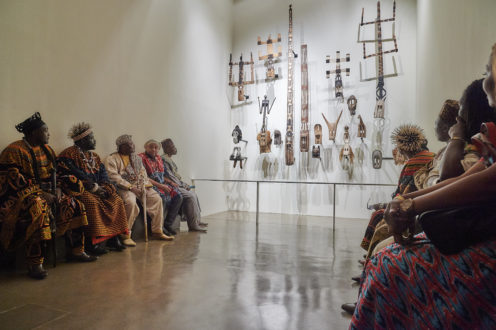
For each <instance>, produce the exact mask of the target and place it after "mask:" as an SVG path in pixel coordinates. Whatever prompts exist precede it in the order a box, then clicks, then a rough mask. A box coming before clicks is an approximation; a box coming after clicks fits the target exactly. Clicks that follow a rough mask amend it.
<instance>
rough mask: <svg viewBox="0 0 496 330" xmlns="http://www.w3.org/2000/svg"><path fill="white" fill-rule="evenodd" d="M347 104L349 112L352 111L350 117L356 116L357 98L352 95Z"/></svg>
mask: <svg viewBox="0 0 496 330" xmlns="http://www.w3.org/2000/svg"><path fill="white" fill-rule="evenodd" d="M346 103H348V110H349V111H350V115H352V116H354V115H355V113H356V107H357V98H356V97H355V95H351V96H350V97H348V100H347V101H346Z"/></svg>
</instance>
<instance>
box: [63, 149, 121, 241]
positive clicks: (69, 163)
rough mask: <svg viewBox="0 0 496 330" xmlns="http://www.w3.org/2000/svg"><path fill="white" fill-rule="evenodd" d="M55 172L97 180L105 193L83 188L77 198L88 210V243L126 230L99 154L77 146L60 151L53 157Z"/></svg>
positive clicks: (105, 238)
mask: <svg viewBox="0 0 496 330" xmlns="http://www.w3.org/2000/svg"><path fill="white" fill-rule="evenodd" d="M57 162H58V164H59V172H60V173H62V174H72V175H75V176H76V177H77V178H78V179H79V180H81V181H82V182H83V183H87V184H93V183H96V184H98V185H99V186H100V187H101V188H103V189H104V190H105V192H106V193H107V198H101V197H100V196H99V195H97V194H94V193H92V192H90V191H87V190H85V191H84V192H83V193H82V194H81V195H79V196H78V197H77V198H78V199H79V200H80V201H81V202H82V203H83V204H84V205H85V207H86V212H87V214H88V226H87V227H86V228H85V234H86V236H89V237H91V240H92V244H96V243H99V242H102V241H104V240H107V239H109V238H111V237H113V236H116V235H119V234H127V233H128V228H127V216H126V210H125V208H124V202H123V201H122V199H121V198H120V197H119V195H118V194H117V192H116V189H115V187H114V186H113V185H112V184H111V183H110V181H109V178H108V175H107V171H106V169H105V166H104V165H103V163H102V161H101V160H100V157H99V156H98V155H97V154H96V153H94V152H92V151H87V152H84V153H83V151H82V150H81V149H80V148H79V147H77V146H72V147H69V148H67V149H65V150H64V151H62V152H61V153H60V155H59V157H58V159H57Z"/></svg>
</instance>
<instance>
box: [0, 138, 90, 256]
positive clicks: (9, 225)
mask: <svg viewBox="0 0 496 330" xmlns="http://www.w3.org/2000/svg"><path fill="white" fill-rule="evenodd" d="M54 161H55V153H54V151H53V150H52V148H50V146H49V145H44V146H36V147H30V146H29V145H28V144H27V142H25V141H23V140H20V141H16V142H14V143H12V144H10V145H9V146H7V148H5V149H4V150H3V152H2V154H1V155H0V226H1V229H0V243H1V245H2V247H3V248H4V249H9V248H16V247H18V246H19V245H21V244H23V243H25V242H27V241H29V242H30V243H31V244H33V243H38V242H40V241H42V240H49V239H51V238H52V233H51V228H50V224H51V220H50V219H51V218H55V219H56V235H62V234H64V233H65V232H66V231H67V230H68V229H75V228H79V227H81V226H84V225H87V224H88V222H87V218H86V212H85V208H84V205H83V204H81V203H80V202H79V201H78V200H77V199H75V198H74V197H77V196H79V195H80V194H81V193H82V191H83V186H82V183H81V182H80V181H79V180H77V178H76V177H74V176H71V175H64V176H58V182H57V186H58V187H59V188H61V189H62V193H63V194H62V199H61V201H60V203H58V204H57V210H56V211H57V212H56V214H53V212H52V209H51V208H50V207H49V206H48V204H47V202H46V201H45V200H44V199H43V196H42V193H43V191H46V192H51V188H52V187H51V184H52V183H51V177H52V173H53V172H54V171H55V162H54ZM53 225H54V224H53V223H52V226H53Z"/></svg>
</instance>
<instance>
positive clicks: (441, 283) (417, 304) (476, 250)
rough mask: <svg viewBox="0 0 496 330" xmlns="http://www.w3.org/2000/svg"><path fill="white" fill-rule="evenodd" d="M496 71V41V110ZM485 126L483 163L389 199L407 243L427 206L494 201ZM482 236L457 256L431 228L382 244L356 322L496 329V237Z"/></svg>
mask: <svg viewBox="0 0 496 330" xmlns="http://www.w3.org/2000/svg"><path fill="white" fill-rule="evenodd" d="M495 77H496V44H495V45H494V46H493V49H492V54H491V58H490V62H489V65H488V77H487V78H486V79H484V84H483V86H484V91H485V93H486V94H487V99H488V100H489V104H490V105H491V107H493V108H494V109H495V111H496V84H495ZM486 127H490V130H489V131H488V132H483V133H484V135H486V136H485V137H483V139H482V140H483V141H484V143H482V144H480V145H479V146H480V147H481V148H482V149H481V150H480V152H481V154H482V155H483V156H484V159H483V161H480V162H478V163H476V164H475V165H474V166H473V167H472V168H470V169H469V170H468V171H467V172H465V173H464V174H462V175H461V176H459V177H457V178H451V179H448V180H445V181H443V182H441V183H439V184H437V185H435V186H433V187H430V188H427V189H424V190H421V191H417V192H414V193H411V194H406V195H404V196H403V197H404V200H397V201H393V202H391V203H390V205H389V206H388V210H387V211H386V221H387V223H388V225H389V227H390V230H391V231H392V233H393V234H394V236H395V240H397V241H398V242H400V243H403V235H404V231H405V229H407V228H410V227H411V226H412V225H413V221H414V220H415V216H416V215H418V214H421V213H423V212H426V211H430V210H440V209H452V208H459V207H463V206H472V205H474V204H477V203H494V201H495V200H496V191H495V187H496V165H494V159H496V147H495V145H496V138H495V137H496V127H495V126H494V125H493V124H488V125H486ZM492 205H494V204H492ZM489 211H491V212H490V213H489V214H491V213H492V208H491V209H490V210H489ZM469 220H470V219H469ZM493 228H494V226H493ZM450 229H451V228H450V227H447V228H445V231H446V232H448V233H449V232H450ZM484 238H486V240H485V241H483V242H480V243H476V244H472V246H470V247H468V248H465V249H463V250H462V251H460V252H458V253H454V254H451V255H444V254H442V253H441V252H440V250H439V249H438V248H436V246H435V245H434V244H433V243H432V242H431V241H430V240H429V239H426V235H425V234H420V235H418V236H417V239H416V240H413V241H412V240H409V242H410V243H411V244H410V245H407V246H403V245H400V244H392V245H389V246H387V247H386V248H384V249H382V250H380V251H379V252H378V253H377V254H376V255H375V256H374V257H372V258H371V259H370V260H369V262H368V263H367V264H366V265H365V270H364V274H363V277H362V281H361V288H360V295H359V299H358V305H357V308H356V309H355V313H354V315H353V318H352V321H351V326H350V328H351V329H362V328H411V327H413V326H415V325H417V326H418V325H422V326H423V327H426V328H456V329H479V328H485V329H490V328H495V327H496V303H495V298H494V297H496V271H495V269H496V239H495V238H494V237H493V238H490V239H487V237H484Z"/></svg>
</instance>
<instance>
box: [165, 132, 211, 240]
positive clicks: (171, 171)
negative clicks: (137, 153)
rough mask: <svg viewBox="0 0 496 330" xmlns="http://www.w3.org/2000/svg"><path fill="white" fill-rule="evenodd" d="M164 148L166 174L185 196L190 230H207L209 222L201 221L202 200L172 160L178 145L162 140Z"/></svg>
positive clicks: (185, 214)
mask: <svg viewBox="0 0 496 330" xmlns="http://www.w3.org/2000/svg"><path fill="white" fill-rule="evenodd" d="M162 149H163V150H164V155H163V160H164V164H165V169H166V170H167V171H166V174H167V176H168V178H169V179H170V180H172V181H173V182H174V183H175V184H177V185H178V187H177V189H178V190H179V192H180V193H181V195H182V196H183V207H182V212H183V215H184V216H185V217H186V221H187V222H188V228H189V230H190V231H200V232H205V233H206V232H207V230H206V229H205V228H202V227H206V226H207V225H208V224H207V223H204V222H201V210H200V202H199V201H198V197H197V196H196V194H195V193H194V192H193V191H191V189H190V186H189V184H187V183H186V182H184V181H182V180H181V175H179V173H178V171H177V165H176V163H174V161H173V160H172V158H171V157H172V156H173V155H176V154H177V149H176V146H175V145H174V142H172V140H171V139H165V140H163V141H162Z"/></svg>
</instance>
